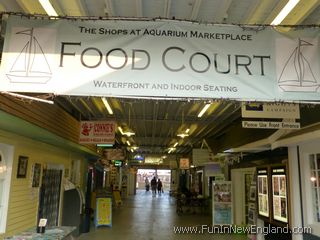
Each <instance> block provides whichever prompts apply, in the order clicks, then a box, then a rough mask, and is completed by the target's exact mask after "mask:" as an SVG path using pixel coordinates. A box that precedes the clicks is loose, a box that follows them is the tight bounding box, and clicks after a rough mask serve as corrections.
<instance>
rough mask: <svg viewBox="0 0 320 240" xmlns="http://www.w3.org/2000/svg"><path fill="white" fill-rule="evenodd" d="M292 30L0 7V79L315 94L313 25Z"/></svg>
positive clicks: (23, 83)
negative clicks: (24, 12)
mask: <svg viewBox="0 0 320 240" xmlns="http://www.w3.org/2000/svg"><path fill="white" fill-rule="evenodd" d="M21 18H23V19H21ZM293 32H294V33H292V34H295V35H292V36H290V33H287V35H288V36H285V35H284V34H280V33H278V32H277V31H275V30H274V29H273V28H272V27H265V28H264V29H263V30H259V31H257V29H256V28H252V29H250V28H245V29H244V28H242V27H240V26H230V25H210V24H196V25H195V24H193V23H189V22H183V21H179V22H178V21H168V20H155V21H124V20H110V21H108V20H87V21H70V20H64V19H58V20H48V19H30V18H24V17H20V16H9V18H8V20H7V24H6V33H5V42H4V47H3V54H2V62H1V68H0V79H1V81H0V89H1V90H2V91H11V92H43V93H54V94H60V95H80V96H88V95H89V96H113V97H149V96H154V97H163V98H198V99H199V98H204V99H208V98H226V99H236V100H239V99H240V100H256V101H259V100H260V101H264V100H269V101H293V100H297V101H299V100H320V94H319V91H320V90H319V85H320V82H319V81H320V80H319V79H320V77H319V76H320V68H319V67H318V66H319V64H320V60H319V59H320V55H319V35H320V30H319V29H318V28H310V29H308V28H303V29H296V31H293ZM296 36H298V37H296ZM293 53H296V54H293ZM301 56H302V57H301ZM296 57H300V59H302V60H301V61H296V59H295V58H296ZM297 64H300V65H299V66H296V65H297ZM302 73H303V74H302Z"/></svg>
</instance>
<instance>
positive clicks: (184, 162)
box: [180, 158, 189, 169]
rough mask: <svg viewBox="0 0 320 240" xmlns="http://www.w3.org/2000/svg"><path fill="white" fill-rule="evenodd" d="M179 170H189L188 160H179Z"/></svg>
mask: <svg viewBox="0 0 320 240" xmlns="http://www.w3.org/2000/svg"><path fill="white" fill-rule="evenodd" d="M180 169H189V158H180Z"/></svg>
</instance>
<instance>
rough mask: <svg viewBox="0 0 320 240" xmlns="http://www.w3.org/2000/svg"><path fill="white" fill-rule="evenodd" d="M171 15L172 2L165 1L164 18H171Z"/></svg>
mask: <svg viewBox="0 0 320 240" xmlns="http://www.w3.org/2000/svg"><path fill="white" fill-rule="evenodd" d="M170 13H171V0H164V9H163V16H164V17H165V18H170Z"/></svg>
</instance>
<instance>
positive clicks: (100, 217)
mask: <svg viewBox="0 0 320 240" xmlns="http://www.w3.org/2000/svg"><path fill="white" fill-rule="evenodd" d="M111 225H112V199H111V198H97V200H96V211H95V226H96V227H98V226H111Z"/></svg>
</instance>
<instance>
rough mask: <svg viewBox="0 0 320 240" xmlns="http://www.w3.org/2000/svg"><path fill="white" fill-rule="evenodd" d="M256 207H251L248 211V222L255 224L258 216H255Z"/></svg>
mask: <svg viewBox="0 0 320 240" xmlns="http://www.w3.org/2000/svg"><path fill="white" fill-rule="evenodd" d="M255 212H256V211H255V209H254V208H249V211H248V223H249V224H255V223H256V219H255V218H256V217H255Z"/></svg>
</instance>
